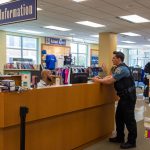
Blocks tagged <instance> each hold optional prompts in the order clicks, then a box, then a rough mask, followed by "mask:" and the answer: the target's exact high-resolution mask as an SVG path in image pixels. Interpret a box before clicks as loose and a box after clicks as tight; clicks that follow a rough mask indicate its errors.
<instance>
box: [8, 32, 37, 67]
mask: <svg viewBox="0 0 150 150" xmlns="http://www.w3.org/2000/svg"><path fill="white" fill-rule="evenodd" d="M6 47H7V50H6V55H7V63H12V62H13V58H24V59H32V62H33V64H37V62H38V39H37V38H31V37H23V36H13V35H7V36H6Z"/></svg>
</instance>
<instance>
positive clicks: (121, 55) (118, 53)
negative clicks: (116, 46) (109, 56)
mask: <svg viewBox="0 0 150 150" xmlns="http://www.w3.org/2000/svg"><path fill="white" fill-rule="evenodd" d="M113 54H114V55H116V57H117V58H120V59H121V61H122V62H123V61H124V54H123V53H122V52H117V51H114V52H113Z"/></svg>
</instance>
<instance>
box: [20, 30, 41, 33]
mask: <svg viewBox="0 0 150 150" xmlns="http://www.w3.org/2000/svg"><path fill="white" fill-rule="evenodd" d="M18 31H19V32H24V33H31V34H41V33H43V32H38V31H33V30H25V29H22V30H18Z"/></svg>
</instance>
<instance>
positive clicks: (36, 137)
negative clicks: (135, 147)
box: [0, 83, 116, 150]
mask: <svg viewBox="0 0 150 150" xmlns="http://www.w3.org/2000/svg"><path fill="white" fill-rule="evenodd" d="M115 99H116V95H115V91H114V88H113V85H100V84H93V83H92V84H76V85H70V86H60V87H50V88H44V89H33V90H29V91H26V92H23V93H0V149H1V150H19V149H20V116H19V108H20V106H26V107H28V108H29V113H28V114H27V121H26V122H27V123H26V150H71V149H76V148H78V147H81V146H83V145H84V144H87V143H89V142H91V141H93V140H96V139H98V138H102V137H104V136H106V135H108V134H110V133H111V132H112V131H113V129H114V107H115V105H114V103H115Z"/></svg>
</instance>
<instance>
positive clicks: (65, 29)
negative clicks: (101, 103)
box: [44, 26, 71, 31]
mask: <svg viewBox="0 0 150 150" xmlns="http://www.w3.org/2000/svg"><path fill="white" fill-rule="evenodd" d="M44 28H47V29H52V30H59V31H69V30H71V29H67V28H62V27H58V26H45V27H44Z"/></svg>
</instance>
